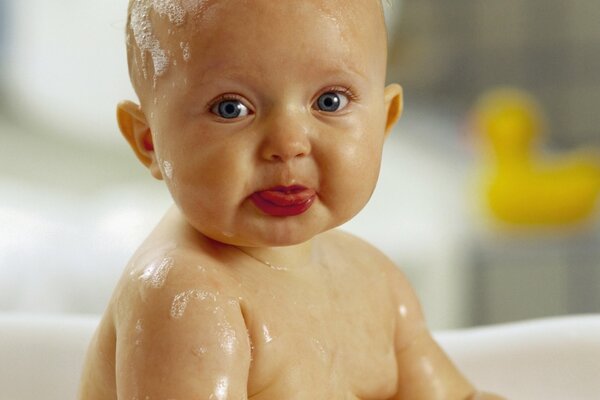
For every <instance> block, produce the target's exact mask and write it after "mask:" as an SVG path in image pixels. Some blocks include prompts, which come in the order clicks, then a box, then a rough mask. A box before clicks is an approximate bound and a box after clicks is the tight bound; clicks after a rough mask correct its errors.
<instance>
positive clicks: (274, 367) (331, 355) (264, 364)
mask: <svg viewBox="0 0 600 400" xmlns="http://www.w3.org/2000/svg"><path fill="white" fill-rule="evenodd" d="M279 306H280V307H279V308H281V309H287V307H286V305H285V304H280V305H279ZM281 311H282V312H265V313H260V315H259V316H257V317H255V318H253V323H252V325H251V326H250V327H249V334H250V339H251V342H252V358H253V362H252V365H251V371H250V387H252V386H253V385H256V387H257V388H258V387H260V386H261V385H262V384H265V383H266V382H269V383H271V384H272V383H273V378H274V377H278V379H280V380H282V381H285V382H288V383H289V382H297V383H298V384H300V385H308V386H310V385H316V386H318V387H319V388H320V389H322V388H330V389H331V390H332V393H337V394H339V393H347V394H353V395H355V396H356V397H358V398H385V397H386V395H391V394H393V390H394V388H395V386H396V377H397V369H396V368H397V367H396V361H395V352H394V346H393V323H392V321H386V320H385V319H382V318H380V316H377V315H369V314H368V313H364V312H357V310H352V309H346V310H343V309H340V308H338V309H336V310H333V311H334V312H332V310H331V308H330V307H320V306H318V305H311V304H304V305H303V306H300V307H292V308H291V309H287V311H285V312H283V310H281ZM359 311H360V310H359ZM363 311H364V310H363ZM302 390H306V386H305V387H304V388H303V389H302ZM380 396H381V397H380Z"/></svg>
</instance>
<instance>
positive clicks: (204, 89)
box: [80, 0, 492, 400]
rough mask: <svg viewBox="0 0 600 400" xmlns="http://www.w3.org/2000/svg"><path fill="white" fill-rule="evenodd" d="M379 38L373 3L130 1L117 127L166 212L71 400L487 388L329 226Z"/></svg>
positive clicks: (372, 107)
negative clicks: (158, 185) (159, 188)
mask: <svg viewBox="0 0 600 400" xmlns="http://www.w3.org/2000/svg"><path fill="white" fill-rule="evenodd" d="M386 47H387V44H386V31H385V26H384V19H383V10H382V5H381V3H380V1H379V0H333V1H332V0H301V1H300V0H298V1H291V0H287V1H274V0H251V1H250V0H133V1H132V2H131V3H130V6H129V22H128V56H129V65H130V75H131V79H132V83H133V85H134V88H135V90H136V92H137V94H138V96H139V99H140V105H137V104H134V103H132V102H123V103H121V104H119V106H118V121H119V126H120V129H121V131H122V133H123V135H124V136H125V138H126V139H127V141H128V142H129V144H130V145H131V147H132V149H133V151H134V152H135V154H136V155H137V157H138V158H139V159H140V161H141V162H142V163H143V164H144V165H145V166H146V167H147V168H148V169H149V170H150V173H151V174H152V175H153V176H154V177H155V178H156V179H162V180H164V181H165V183H166V185H167V187H168V189H169V191H170V193H171V195H172V197H173V199H174V202H175V205H174V206H173V207H172V208H171V209H170V210H169V211H168V212H167V213H166V215H165V216H164V218H163V219H162V220H161V221H160V223H159V224H158V226H157V227H156V228H155V229H154V231H153V232H152V233H151V234H150V235H149V237H148V238H147V239H146V240H145V241H144V243H143V244H142V245H141V246H140V248H139V249H138V250H137V252H136V253H135V255H134V256H133V258H132V259H131V261H130V263H129V264H128V265H127V267H126V268H125V271H124V273H123V277H122V278H121V280H120V282H119V284H118V286H117V288H116V289H115V292H114V295H113V297H112V300H111V302H110V304H109V305H108V308H107V311H106V313H105V314H104V316H103V318H102V321H101V323H100V326H99V327H98V330H97V332H96V334H95V336H94V338H93V340H92V342H91V345H90V349H89V352H88V356H87V361H86V366H85V369H84V373H83V379H82V384H81V389H80V398H81V399H85V400H109V399H126V400H145V399H147V400H169V399H172V400H188V399H189V400H192V399H193V400H201V399H215V400H223V399H235V400H239V399H247V398H251V399H281V400H285V399H311V400H314V399H317V400H321V399H322V400H331V399H410V400H414V399H466V398H475V397H476V396H482V397H481V398H486V395H481V394H479V395H478V394H477V393H476V392H475V390H474V389H473V387H472V386H471V385H470V384H469V383H468V382H467V381H466V380H465V378H464V377H463V376H462V375H461V374H460V373H459V372H458V371H457V370H456V368H455V367H454V366H453V364H452V363H451V362H450V361H449V360H448V358H447V357H446V356H445V355H444V353H443V352H442V350H441V349H440V348H439V347H438V346H437V344H436V343H435V342H434V341H433V339H432V338H431V336H430V333H429V332H428V330H427V327H426V325H425V322H424V320H423V315H422V313H421V310H420V308H419V304H418V302H417V299H416V298H415V295H414V293H413V291H412V290H411V288H410V286H409V284H408V282H407V281H406V279H405V278H404V277H403V275H402V274H401V273H400V272H399V270H398V269H397V268H396V267H395V266H394V265H393V264H392V263H391V262H390V261H389V260H388V259H387V258H386V257H385V256H384V255H383V254H381V253H380V252H379V251H377V250H376V249H374V248H373V247H371V246H370V245H369V244H367V243H365V242H363V241H362V240H360V239H358V238H356V237H353V236H351V235H349V234H346V233H343V232H340V231H335V230H332V229H333V228H335V227H336V226H339V225H340V224H342V223H344V222H346V221H347V220H349V219H350V218H352V217H353V216H354V215H355V214H357V213H358V212H359V211H360V210H361V209H362V208H363V206H364V205H365V203H366V202H367V201H368V199H369V197H370V196H371V194H372V192H373V189H374V187H375V183H376V181H377V177H378V173H379V167H380V161H381V154H382V146H383V142H384V140H385V138H386V136H387V135H388V134H389V132H390V131H391V129H392V127H393V125H394V123H395V122H396V121H397V119H398V118H399V116H400V114H401V111H402V92H401V88H400V87H399V86H398V85H395V84H392V85H389V86H387V87H386V86H385V74H386ZM489 398H492V397H491V396H490V397H489Z"/></svg>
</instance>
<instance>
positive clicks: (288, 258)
mask: <svg viewBox="0 0 600 400" xmlns="http://www.w3.org/2000/svg"><path fill="white" fill-rule="evenodd" d="M236 247H237V249H238V250H240V251H241V252H243V253H245V254H246V255H248V256H249V257H251V258H254V259H255V260H257V261H259V262H262V263H263V264H265V265H267V266H269V267H271V268H273V269H277V270H292V269H295V268H301V267H303V266H305V265H307V264H309V263H311V262H312V261H313V242H312V240H309V241H307V242H304V243H300V244H296V245H292V246H285V247H245V246H236Z"/></svg>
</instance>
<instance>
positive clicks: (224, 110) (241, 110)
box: [211, 100, 248, 119]
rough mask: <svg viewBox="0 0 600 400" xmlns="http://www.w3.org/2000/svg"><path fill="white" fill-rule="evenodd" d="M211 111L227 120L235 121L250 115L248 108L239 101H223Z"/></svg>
mask: <svg viewBox="0 0 600 400" xmlns="http://www.w3.org/2000/svg"><path fill="white" fill-rule="evenodd" d="M211 111H212V112H213V113H215V114H217V115H218V116H219V117H221V118H225V119H235V118H239V117H245V116H246V115H248V107H246V106H245V105H244V104H243V103H242V102H241V101H239V100H223V101H221V102H219V103H217V104H215V105H214V106H213V108H212V109H211Z"/></svg>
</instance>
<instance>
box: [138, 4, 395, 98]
mask: <svg viewBox="0 0 600 400" xmlns="http://www.w3.org/2000/svg"><path fill="white" fill-rule="evenodd" d="M129 13H130V15H129V27H128V28H129V29H128V54H129V61H130V67H131V71H132V72H133V74H132V79H133V80H134V86H138V85H141V84H142V82H143V81H147V80H148V78H152V77H153V78H154V79H153V80H154V83H155V84H156V80H157V78H159V77H160V76H162V75H163V74H165V73H166V72H167V70H168V69H169V68H170V67H172V66H174V64H177V63H180V64H188V61H189V64H194V63H195V62H198V61H200V60H199V58H198V57H191V53H190V48H191V47H193V46H197V45H200V46H202V45H203V44H213V45H214V42H215V41H220V43H223V46H225V45H226V44H227V36H228V35H234V34H235V31H246V34H247V35H249V36H253V37H255V36H258V35H259V32H260V33H261V34H262V35H263V38H264V37H265V33H266V37H267V38H268V37H269V36H279V37H280V35H281V34H282V33H284V34H285V33H287V32H286V31H290V30H291V29H292V28H291V25H292V24H293V23H296V24H297V23H298V21H305V22H301V24H302V23H304V24H306V23H307V22H308V23H309V24H310V25H311V26H313V25H315V24H318V23H322V24H328V25H331V26H335V27H337V29H338V30H339V31H340V32H342V31H344V33H343V35H342V36H344V39H345V40H346V41H348V40H350V41H351V42H352V43H353V45H352V47H356V46H357V45H358V42H360V41H365V42H367V41H368V42H369V43H370V45H369V46H375V47H377V48H378V47H380V46H378V44H380V45H381V44H382V43H385V27H384V22H383V21H384V18H383V11H382V6H381V2H380V0H298V1H294V2H280V1H277V0H252V1H249V0H132V1H131V3H130V9H129ZM369 16H370V18H369ZM304 26H305V27H306V25H304ZM253 29H254V30H253ZM306 29H311V28H306ZM373 30H377V31H381V32H383V35H380V36H379V35H377V36H375V37H376V38H378V39H380V40H377V41H378V42H379V43H372V42H373V40H372V37H371V36H370V35H371V34H372V31H373ZM227 31H229V32H227ZM275 31H277V32H275ZM282 31H283V32H282ZM270 32H271V33H270ZM223 34H224V35H223ZM223 39H224V40H223ZM298 39H301V38H298ZM361 39H362V40H361ZM265 43H266V45H267V46H271V45H272V43H271V41H265ZM359 47H360V46H359ZM367 47H368V46H367ZM383 47H384V48H385V44H384V45H383ZM197 50H198V48H196V49H194V55H196V54H198V52H197ZM202 54H204V55H205V56H208V54H206V53H204V52H203V51H202ZM203 58H204V57H203ZM140 72H141V74H140ZM136 75H138V76H136ZM139 75H142V76H139ZM142 77H143V80H141V78H142ZM136 80H137V82H135V81H136Z"/></svg>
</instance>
